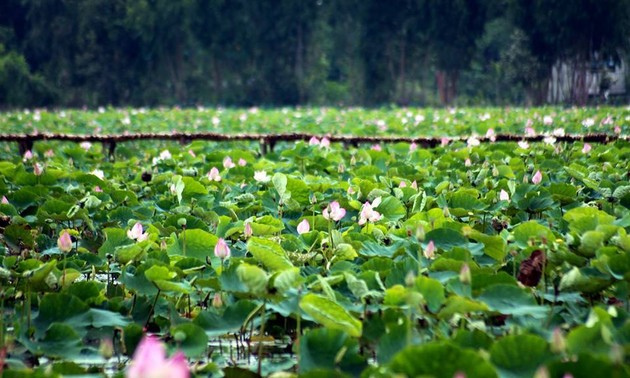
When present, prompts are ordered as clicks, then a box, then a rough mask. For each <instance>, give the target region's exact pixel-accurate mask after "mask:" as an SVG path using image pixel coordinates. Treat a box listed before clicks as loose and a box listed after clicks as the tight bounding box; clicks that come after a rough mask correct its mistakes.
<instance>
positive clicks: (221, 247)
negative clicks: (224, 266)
mask: <svg viewBox="0 0 630 378" xmlns="http://www.w3.org/2000/svg"><path fill="white" fill-rule="evenodd" d="M214 255H215V256H216V257H218V258H220V259H221V260H223V259H226V258H228V257H230V247H228V245H227V243H226V242H225V240H224V239H223V238H219V240H218V241H217V244H216V245H215V246H214Z"/></svg>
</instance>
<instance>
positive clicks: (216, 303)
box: [212, 293, 223, 308]
mask: <svg viewBox="0 0 630 378" xmlns="http://www.w3.org/2000/svg"><path fill="white" fill-rule="evenodd" d="M212 307H214V308H221V307H223V298H221V293H214V297H212Z"/></svg>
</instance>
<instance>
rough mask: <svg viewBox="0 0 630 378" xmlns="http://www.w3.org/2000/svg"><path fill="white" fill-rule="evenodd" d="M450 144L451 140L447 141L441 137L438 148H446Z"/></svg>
mask: <svg viewBox="0 0 630 378" xmlns="http://www.w3.org/2000/svg"><path fill="white" fill-rule="evenodd" d="M450 142H451V140H450V139H448V138H447V137H442V139H440V146H442V147H446V146H448V144H449V143H450Z"/></svg>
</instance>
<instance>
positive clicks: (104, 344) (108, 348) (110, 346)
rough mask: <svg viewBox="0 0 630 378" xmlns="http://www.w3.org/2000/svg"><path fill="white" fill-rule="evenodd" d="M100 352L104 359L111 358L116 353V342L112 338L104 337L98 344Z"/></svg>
mask: <svg viewBox="0 0 630 378" xmlns="http://www.w3.org/2000/svg"><path fill="white" fill-rule="evenodd" d="M98 352H99V354H100V355H101V356H103V358H104V359H106V360H109V359H110V358H112V356H113V355H114V343H113V342H112V339H110V338H108V337H107V338H104V339H102V340H101V343H100V345H99V346H98Z"/></svg>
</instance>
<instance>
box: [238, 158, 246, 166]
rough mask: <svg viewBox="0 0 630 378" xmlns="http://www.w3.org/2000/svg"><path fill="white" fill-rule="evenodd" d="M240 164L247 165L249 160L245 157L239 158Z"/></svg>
mask: <svg viewBox="0 0 630 378" xmlns="http://www.w3.org/2000/svg"><path fill="white" fill-rule="evenodd" d="M238 165H239V166H241V167H244V166H246V165H247V161H246V160H245V159H243V158H240V159H238Z"/></svg>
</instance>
